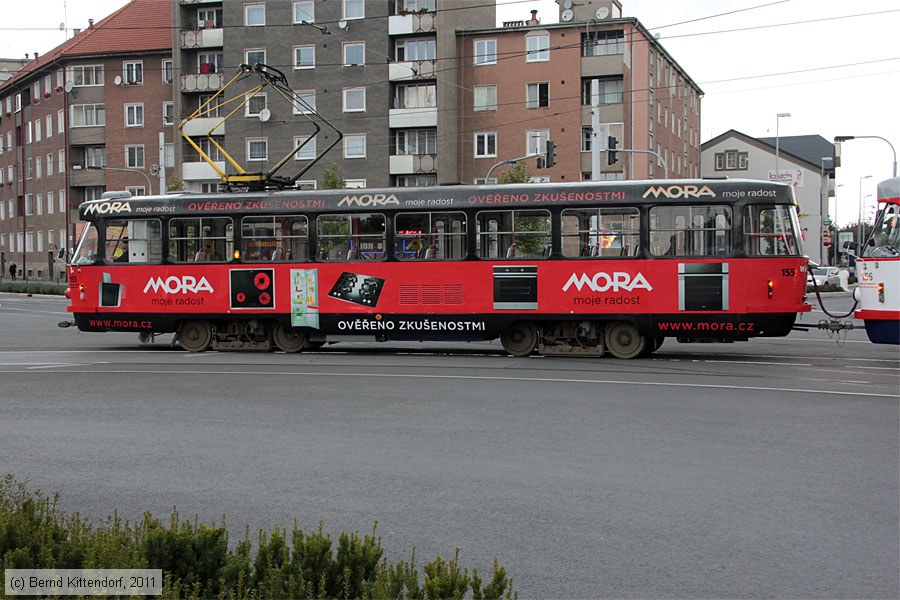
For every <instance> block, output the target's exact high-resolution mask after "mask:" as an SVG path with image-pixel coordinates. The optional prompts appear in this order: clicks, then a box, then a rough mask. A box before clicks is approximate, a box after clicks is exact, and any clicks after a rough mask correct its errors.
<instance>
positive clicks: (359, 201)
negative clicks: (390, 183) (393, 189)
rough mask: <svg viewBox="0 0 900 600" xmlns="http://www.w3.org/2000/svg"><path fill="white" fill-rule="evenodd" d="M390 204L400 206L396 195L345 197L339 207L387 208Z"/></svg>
mask: <svg viewBox="0 0 900 600" xmlns="http://www.w3.org/2000/svg"><path fill="white" fill-rule="evenodd" d="M388 204H394V205H397V204H400V201H399V200H398V199H397V196H395V195H394V194H390V195H387V194H359V195H358V196H357V195H354V196H344V197H343V198H341V201H340V202H338V206H387V205H388Z"/></svg>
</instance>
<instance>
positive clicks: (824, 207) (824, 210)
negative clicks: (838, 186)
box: [819, 156, 834, 266]
mask: <svg viewBox="0 0 900 600" xmlns="http://www.w3.org/2000/svg"><path fill="white" fill-rule="evenodd" d="M826 160H827V161H828V162H832V163H833V162H834V159H833V158H832V157H830V156H823V157H822V159H821V161H820V164H821V165H822V170H821V176H822V188H821V189H822V194H821V196H822V199H821V203H820V206H819V213H820V215H821V217H822V219H821V220H822V223H821V227H819V259H820V260H821V261H822V264H823V265H826V266H827V265H828V260H827V255H826V254H825V222H826V221H827V220H828V180H827V179H825V161H826Z"/></svg>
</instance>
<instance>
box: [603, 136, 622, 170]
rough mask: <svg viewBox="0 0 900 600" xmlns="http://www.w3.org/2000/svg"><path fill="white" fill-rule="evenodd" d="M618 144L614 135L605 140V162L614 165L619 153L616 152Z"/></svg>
mask: <svg viewBox="0 0 900 600" xmlns="http://www.w3.org/2000/svg"><path fill="white" fill-rule="evenodd" d="M617 144H618V140H617V139H616V138H615V136H612V135H611V136H609V138H608V139H607V140H606V164H608V165H614V164H616V162H618V160H619V153H618V152H616V145H617Z"/></svg>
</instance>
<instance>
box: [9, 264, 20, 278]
mask: <svg viewBox="0 0 900 600" xmlns="http://www.w3.org/2000/svg"><path fill="white" fill-rule="evenodd" d="M18 270H19V267H17V266H16V263H10V264H9V276H10V278H11V279H12V280H13V281H15V280H16V271H18Z"/></svg>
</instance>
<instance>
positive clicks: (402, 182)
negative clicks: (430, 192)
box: [394, 175, 437, 187]
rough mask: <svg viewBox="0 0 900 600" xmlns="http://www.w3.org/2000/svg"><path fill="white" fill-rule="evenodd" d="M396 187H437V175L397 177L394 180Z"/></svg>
mask: <svg viewBox="0 0 900 600" xmlns="http://www.w3.org/2000/svg"><path fill="white" fill-rule="evenodd" d="M394 185H395V186H397V187H431V186H435V185H437V175H397V176H396V177H395V178H394Z"/></svg>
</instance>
